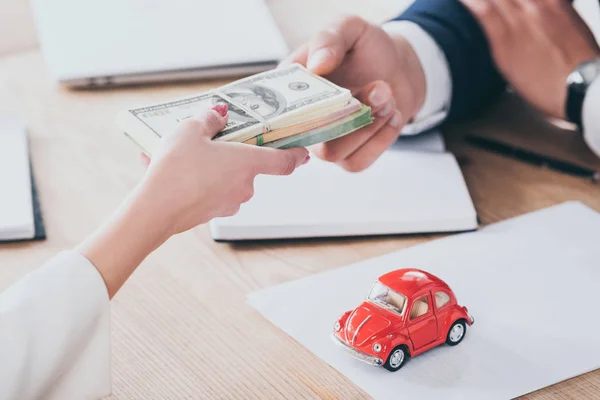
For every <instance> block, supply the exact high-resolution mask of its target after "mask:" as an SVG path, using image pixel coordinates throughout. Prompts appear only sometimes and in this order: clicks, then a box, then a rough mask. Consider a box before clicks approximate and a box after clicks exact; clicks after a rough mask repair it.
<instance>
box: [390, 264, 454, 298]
mask: <svg viewBox="0 0 600 400" xmlns="http://www.w3.org/2000/svg"><path fill="white" fill-rule="evenodd" d="M379 282H381V283H383V284H384V285H385V286H387V287H389V288H390V289H392V290H394V291H396V292H398V293H402V294H403V295H405V296H407V297H409V298H410V297H412V296H413V295H414V294H415V293H417V292H419V291H421V290H422V289H427V288H428V287H430V286H431V287H433V286H442V287H444V288H445V289H447V290H448V291H450V288H449V287H448V285H447V284H446V282H444V281H443V280H441V279H440V278H438V277H437V276H435V275H432V274H430V273H429V272H425V271H422V270H420V269H415V268H405V269H399V270H396V271H392V272H388V273H387V274H385V275H381V276H380V277H379Z"/></svg>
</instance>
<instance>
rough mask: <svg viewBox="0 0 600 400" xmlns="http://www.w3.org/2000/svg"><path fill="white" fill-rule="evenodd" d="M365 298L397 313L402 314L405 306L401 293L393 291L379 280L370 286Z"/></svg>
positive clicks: (404, 297)
mask: <svg viewBox="0 0 600 400" xmlns="http://www.w3.org/2000/svg"><path fill="white" fill-rule="evenodd" d="M367 300H369V301H370V302H372V303H374V304H376V305H378V306H380V307H383V308H385V309H387V310H390V311H392V312H394V313H396V314H398V315H402V314H404V309H405V308H406V300H407V299H406V296H404V295H403V294H400V293H398V292H395V291H393V290H392V289H390V288H388V287H387V286H385V285H383V284H381V283H380V282H376V283H375V284H374V285H373V286H372V287H371V290H370V291H369V294H368V296H367Z"/></svg>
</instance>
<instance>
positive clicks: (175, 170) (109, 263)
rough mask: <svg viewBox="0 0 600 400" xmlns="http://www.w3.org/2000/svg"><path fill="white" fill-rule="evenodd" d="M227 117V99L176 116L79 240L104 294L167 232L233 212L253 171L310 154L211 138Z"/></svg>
mask: <svg viewBox="0 0 600 400" xmlns="http://www.w3.org/2000/svg"><path fill="white" fill-rule="evenodd" d="M226 123H227V106H226V105H217V106H215V107H214V108H213V109H212V110H210V111H208V112H207V113H206V114H205V115H204V116H202V117H200V118H197V119H193V120H186V121H184V122H182V123H181V124H180V125H179V127H178V128H177V129H176V131H175V132H174V133H173V134H172V135H170V136H168V137H165V138H163V139H162V143H161V145H160V147H159V149H158V150H157V151H156V152H155V154H154V156H153V158H152V160H151V161H150V160H149V159H148V158H147V157H144V160H145V163H146V165H147V166H148V172H147V173H146V176H145V177H144V179H143V180H142V182H141V184H140V185H139V186H138V187H137V188H136V190H135V191H134V192H133V193H132V194H131V195H130V196H129V198H128V199H127V200H126V201H125V203H124V204H123V206H122V207H121V209H120V210H119V211H118V212H117V214H116V215H115V216H114V217H113V219H112V220H111V221H110V222H109V223H108V224H107V225H106V226H105V227H103V228H102V229H100V230H98V232H96V234H95V235H93V236H92V237H91V238H90V239H88V240H87V241H86V242H85V243H83V244H82V245H81V247H80V251H81V253H82V254H83V255H84V256H85V257H87V258H88V260H90V261H91V262H92V264H94V266H95V267H96V269H98V272H100V274H101V275H102V278H103V279H104V282H105V283H106V288H107V290H108V295H109V297H110V298H112V296H114V294H115V293H116V292H117V291H118V290H119V288H120V287H121V286H122V285H123V284H124V283H125V281H126V280H127V278H129V276H130V275H131V274H132V273H133V271H134V270H135V269H136V268H137V266H138V265H139V264H140V263H141V262H142V261H143V260H144V258H146V256H148V254H150V253H151V252H152V251H154V250H155V249H156V248H157V247H159V246H160V245H161V244H162V243H164V242H165V241H166V240H167V239H168V238H169V237H171V236H172V235H174V234H176V233H179V232H183V231H186V230H188V229H190V228H193V227H194V226H196V225H199V224H202V223H204V222H207V221H209V220H210V219H212V218H214V217H220V216H228V215H233V214H235V213H236V212H237V210H238V209H239V207H240V205H241V204H242V203H244V202H246V201H248V200H249V199H250V198H251V197H252V194H253V186H254V178H255V177H256V176H257V175H258V174H271V175H287V174H291V173H292V172H293V171H294V170H295V169H296V168H297V167H298V166H300V165H302V164H305V163H306V162H307V161H308V160H309V156H308V152H307V151H306V149H300V148H297V149H290V150H275V149H270V148H262V147H255V146H251V145H247V144H241V143H225V142H217V141H212V140H211V139H212V138H213V137H214V136H215V135H216V134H217V133H218V132H219V131H221V130H222V129H223V128H224V127H225V124H226Z"/></svg>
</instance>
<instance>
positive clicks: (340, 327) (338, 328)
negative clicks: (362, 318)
mask: <svg viewBox="0 0 600 400" xmlns="http://www.w3.org/2000/svg"><path fill="white" fill-rule="evenodd" d="M333 329H335V331H336V332H338V331H339V330H340V329H342V326H341V325H340V321H336V323H335V325H333Z"/></svg>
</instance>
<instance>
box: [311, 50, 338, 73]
mask: <svg viewBox="0 0 600 400" xmlns="http://www.w3.org/2000/svg"><path fill="white" fill-rule="evenodd" d="M331 56H333V53H332V52H331V50H330V49H327V48H323V49H319V50H317V51H315V52H314V53H313V54H312V55H311V56H310V58H309V59H308V62H307V63H306V68H308V69H309V70H311V71H312V70H314V69H316V68H318V67H319V66H320V65H321V64H323V63H324V62H325V61H326V60H327V59H328V58H329V57H331Z"/></svg>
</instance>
